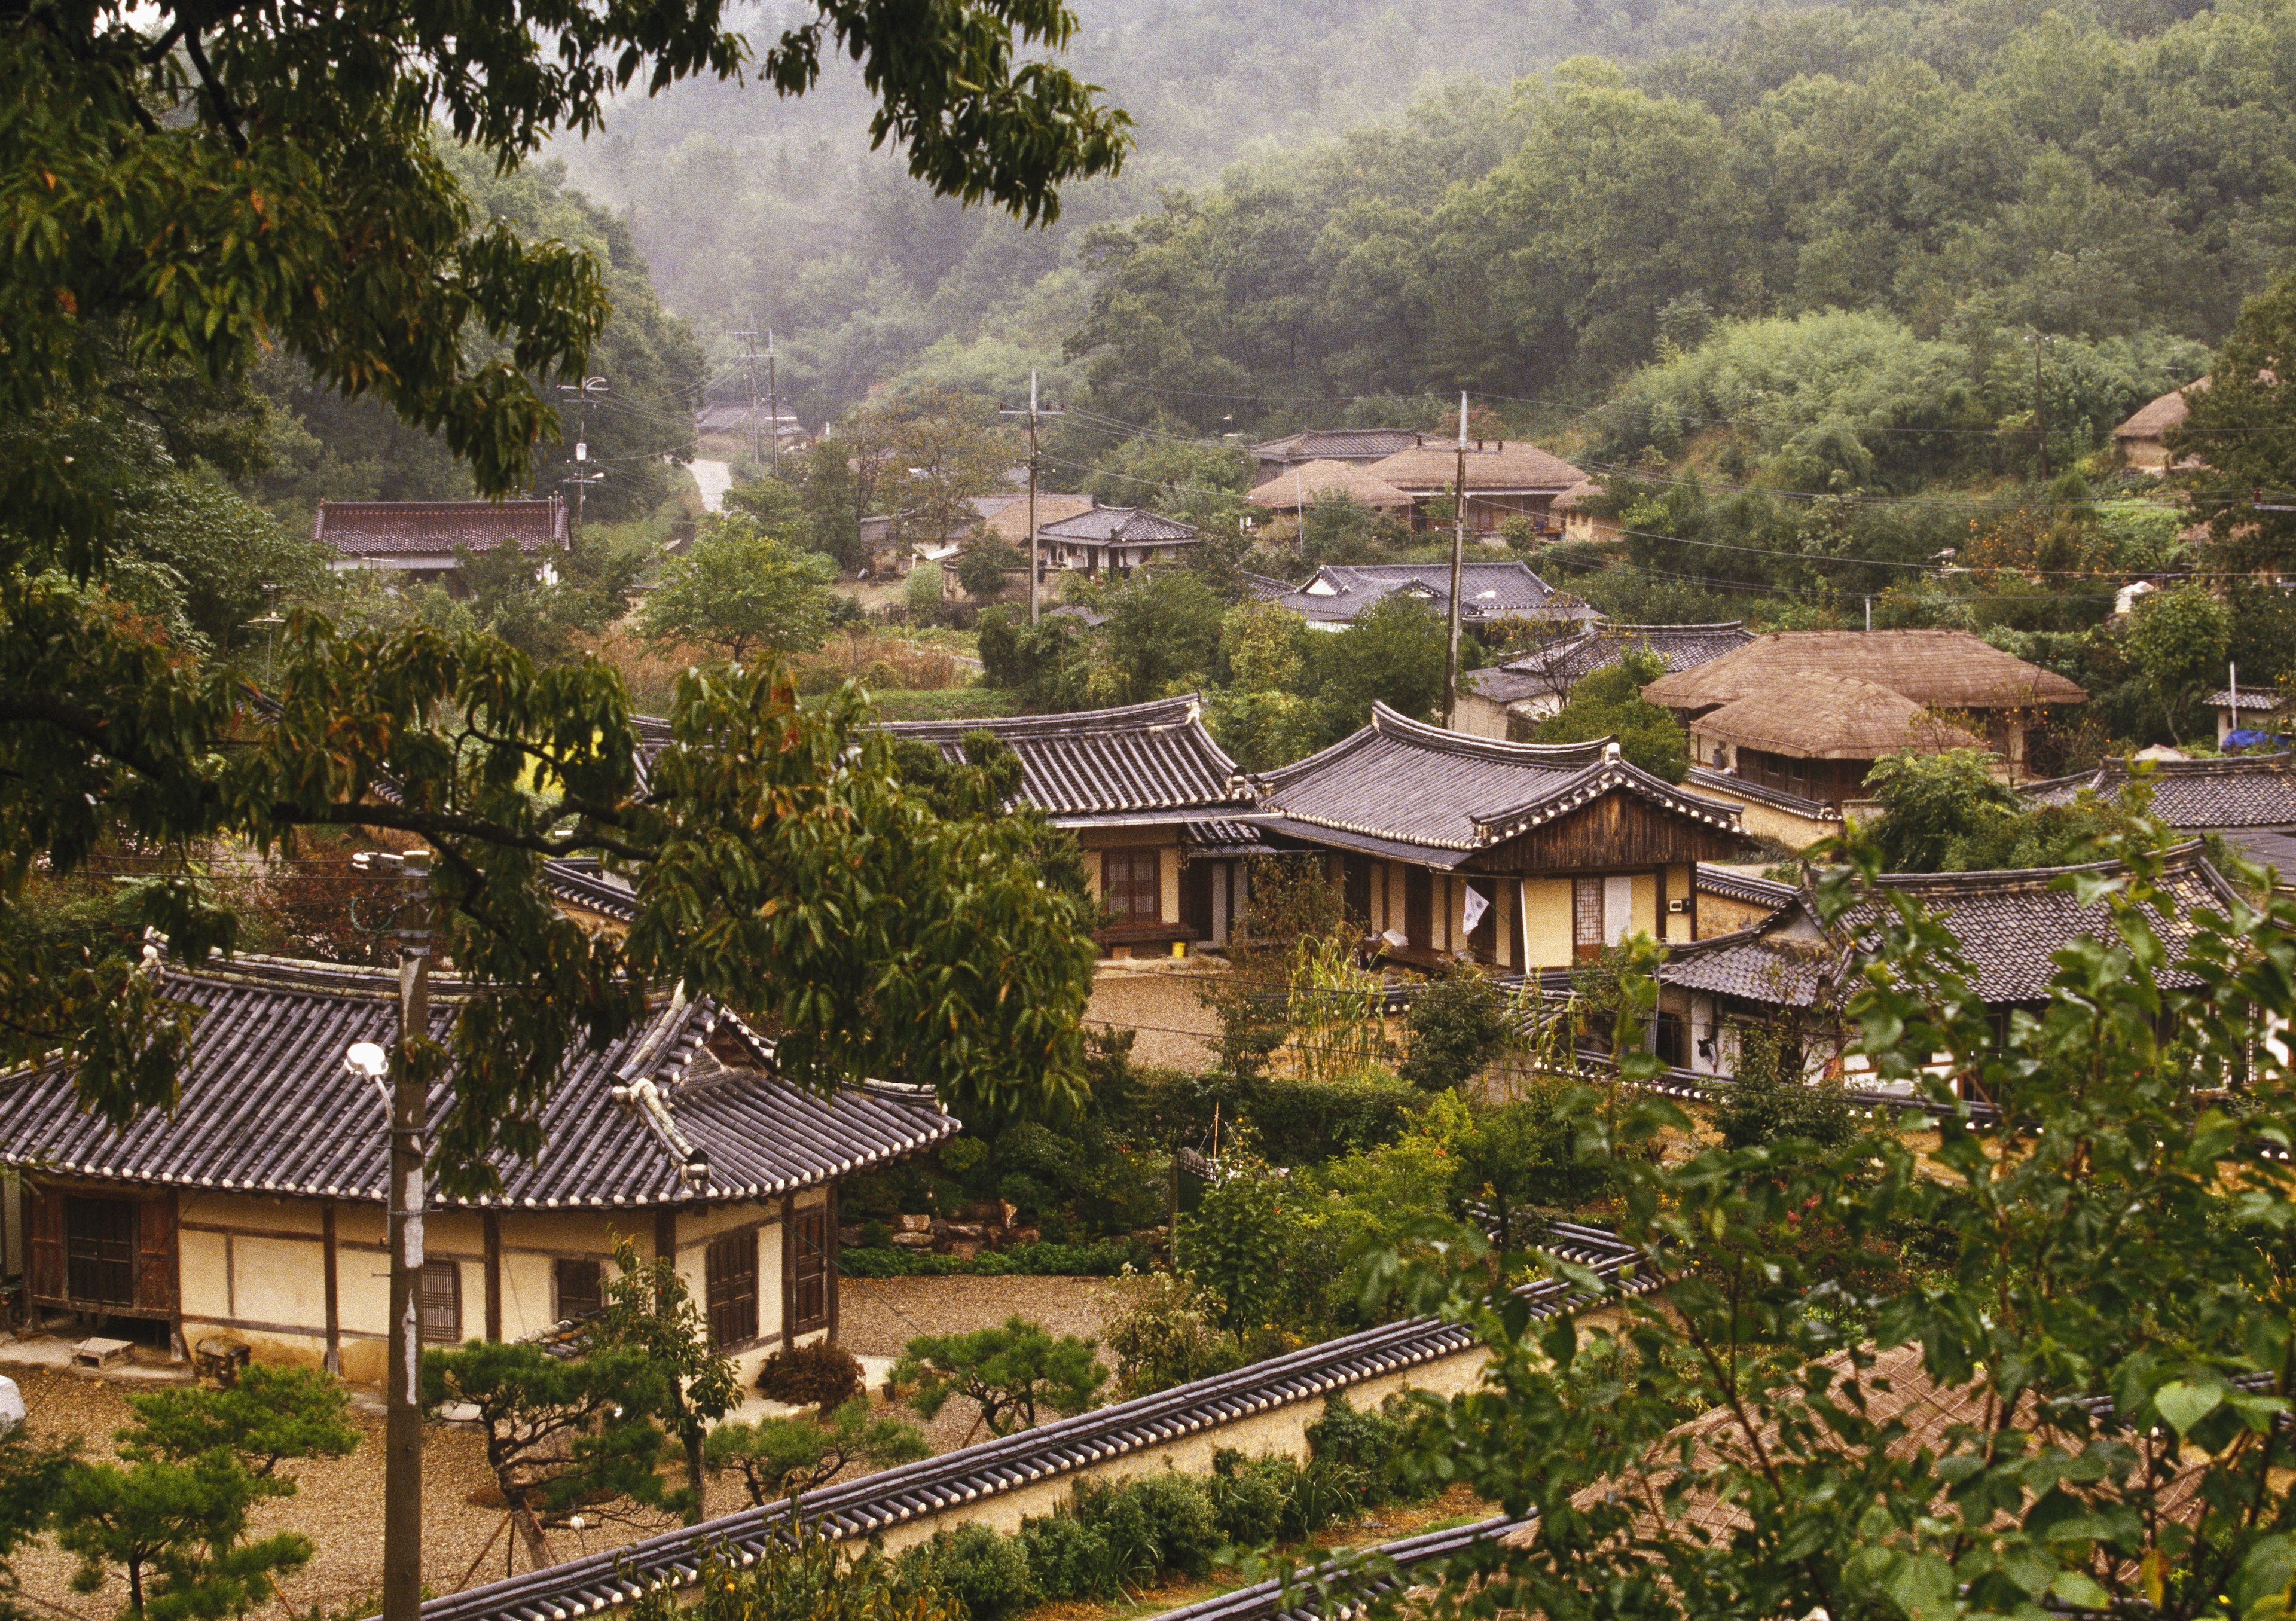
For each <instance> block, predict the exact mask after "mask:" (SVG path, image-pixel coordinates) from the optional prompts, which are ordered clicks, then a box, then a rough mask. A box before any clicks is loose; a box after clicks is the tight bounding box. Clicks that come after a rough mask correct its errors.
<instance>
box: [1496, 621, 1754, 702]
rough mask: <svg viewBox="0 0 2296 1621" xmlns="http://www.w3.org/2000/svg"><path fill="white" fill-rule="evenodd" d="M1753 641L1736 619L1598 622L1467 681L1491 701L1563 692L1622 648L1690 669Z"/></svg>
mask: <svg viewBox="0 0 2296 1621" xmlns="http://www.w3.org/2000/svg"><path fill="white" fill-rule="evenodd" d="M1753 639H1754V633H1753V632H1751V631H1750V630H1748V629H1747V628H1746V626H1745V625H1744V623H1743V621H1741V620H1737V619H1731V620H1728V621H1726V622H1723V623H1719V624H1713V625H1598V626H1592V627H1590V628H1588V629H1586V630H1581V631H1576V632H1574V633H1572V634H1570V635H1567V636H1560V637H1557V638H1556V639H1555V640H1554V641H1552V642H1549V643H1546V644H1545V645H1544V646H1540V647H1537V648H1533V649H1532V650H1531V651H1529V652H1528V653H1525V654H1523V655H1522V656H1521V658H1519V659H1508V660H1507V661H1506V662H1505V664H1502V665H1498V666H1496V667H1493V668H1490V669H1487V670H1477V671H1475V672H1474V674H1473V675H1471V676H1470V677H1469V678H1468V679H1469V681H1470V683H1471V684H1472V686H1473V687H1474V690H1475V691H1476V692H1480V693H1481V694H1482V695H1483V696H1484V697H1485V698H1488V699H1489V700H1491V701H1492V702H1494V703H1513V702H1514V701H1515V700H1517V699H1519V698H1533V697H1538V696H1539V695H1541V694H1543V693H1547V692H1569V691H1570V689H1571V688H1572V687H1574V686H1576V685H1578V684H1579V683H1580V682H1581V681H1584V680H1585V679H1586V678H1587V676H1589V675H1593V674H1594V673H1595V671H1596V670H1599V669H1605V668H1608V667H1610V666H1611V665H1613V664H1616V663H1618V661H1619V660H1620V659H1623V658H1625V657H1626V654H1627V650H1628V648H1639V649H1640V650H1642V651H1644V652H1646V653H1653V654H1655V655H1657V657H1658V659H1659V662H1661V664H1663V665H1665V667H1667V669H1668V670H1669V672H1671V671H1674V670H1687V669H1694V668H1696V667H1698V666H1699V665H1702V664H1706V663H1709V662H1710V661H1712V660H1713V659H1719V658H1720V657H1721V656H1722V655H1723V654H1725V653H1726V652H1728V651H1731V650H1732V649H1733V648H1738V647H1743V646H1745V645H1746V643H1749V642H1751V641H1752V640H1753Z"/></svg>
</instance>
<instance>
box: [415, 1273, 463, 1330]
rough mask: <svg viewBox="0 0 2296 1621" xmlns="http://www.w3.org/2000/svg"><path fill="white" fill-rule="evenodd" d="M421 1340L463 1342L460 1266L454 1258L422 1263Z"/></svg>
mask: <svg viewBox="0 0 2296 1621" xmlns="http://www.w3.org/2000/svg"><path fill="white" fill-rule="evenodd" d="M422 1343H423V1344H424V1345H432V1346H454V1345H460V1344H462V1343H463V1267H462V1264H461V1263H460V1262H458V1261H425V1262H423V1263H422Z"/></svg>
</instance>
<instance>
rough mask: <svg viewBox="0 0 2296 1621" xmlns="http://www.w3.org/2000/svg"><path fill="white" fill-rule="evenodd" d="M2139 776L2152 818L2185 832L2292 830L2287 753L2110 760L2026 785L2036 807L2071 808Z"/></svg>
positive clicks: (2294, 779)
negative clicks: (2148, 790)
mask: <svg viewBox="0 0 2296 1621" xmlns="http://www.w3.org/2000/svg"><path fill="white" fill-rule="evenodd" d="M2140 774H2142V776H2143V780H2144V781H2145V782H2149V783H2150V784H2151V785H2152V789H2153V805H2152V810H2151V815H2153V817H2154V818H2155V819H2156V820H2158V821H2160V822H2163V823H2167V824H2168V825H2169V826H2170V827H2173V828H2177V829H2179V830H2181V831H2185V832H2198V831H2204V830H2210V831H2212V830H2215V829H2218V828H2235V827H2296V765H2292V762H2291V757H2290V756H2288V755H2286V754H2250V755H2235V756H2231V757H2226V758H2224V759H2213V760H2210V759H2201V760H2150V761H2138V762H2136V763H2135V764H2134V765H2132V764H2131V763H2130V762H2129V761H2128V759H2126V758H2115V759H2109V760H2107V761H2105V762H2104V764H2103V765H2101V766H2099V767H2098V768H2097V769H2096V770H2095V771H2093V772H2085V773H2082V774H2079V775H2076V776H2070V777H2053V778H2051V779H2050V780H2049V781H2047V782H2029V783H2027V784H2026V785H2025V787H2024V788H2023V790H2021V791H2022V792H2023V793H2024V794H2025V796H2026V797H2027V798H2030V799H2032V800H2033V801H2034V802H2036V803H2037V804H2041V805H2071V803H2072V802H2073V801H2074V800H2075V799H2077V798H2079V797H2080V795H2081V794H2082V793H2083V792H2084V791H2087V792H2090V793H2095V794H2096V795H2098V796H2099V797H2101V798H2107V799H2111V798H2118V797H2119V796H2120V793H2121V792H2122V791H2123V790H2126V789H2127V788H2128V786H2129V784H2130V783H2131V782H2136V780H2137V779H2138V777H2139V775H2140Z"/></svg>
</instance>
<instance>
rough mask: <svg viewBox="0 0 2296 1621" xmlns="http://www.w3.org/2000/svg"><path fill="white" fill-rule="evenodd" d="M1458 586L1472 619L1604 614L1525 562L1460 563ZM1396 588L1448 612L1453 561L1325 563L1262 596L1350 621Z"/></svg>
mask: <svg viewBox="0 0 2296 1621" xmlns="http://www.w3.org/2000/svg"><path fill="white" fill-rule="evenodd" d="M1459 589H1460V592H1461V599H1460V602H1459V618H1461V619H1463V620H1464V621H1466V622H1467V623H1469V624H1476V623H1480V622H1481V621H1484V620H1488V619H1509V618H1564V619H1588V618H1601V617H1602V616H1601V615H1600V614H1597V613H1596V612H1595V610H1593V609H1591V608H1589V607H1587V604H1586V603H1584V602H1580V601H1579V599H1578V598H1577V597H1574V596H1570V595H1569V594H1565V593H1563V592H1560V591H1557V590H1555V589H1554V587H1553V586H1552V585H1548V584H1547V583H1546V581H1545V580H1543V579H1541V578H1539V577H1538V576H1537V575H1536V574H1533V573H1532V572H1531V571H1530V565H1529V564H1528V563H1523V562H1515V561H1508V562H1471V563H1462V564H1461V565H1460V567H1459ZM1398 592H1403V593H1405V594H1409V595H1412V596H1415V597H1418V598H1420V599H1421V600H1422V601H1423V602H1427V603H1429V604H1430V605H1431V606H1432V607H1433V608H1434V609H1435V610H1437V611H1438V612H1442V613H1447V612H1448V611H1449V609H1450V601H1451V565H1450V564H1448V563H1356V564H1341V563H1326V564H1324V567H1322V568H1320V569H1316V572H1315V573H1314V574H1313V575H1311V576H1309V577H1308V579H1307V580H1305V581H1304V582H1302V583H1301V584H1300V585H1298V586H1296V587H1294V588H1292V590H1291V591H1289V592H1287V593H1285V594H1283V595H1282V596H1272V597H1268V598H1266V599H1264V600H1266V601H1268V602H1275V603H1276V604H1278V605H1279V606H1281V607H1284V608H1289V609H1291V610H1292V611H1293V612H1294V613H1298V614H1303V615H1305V616H1306V617H1307V618H1308V620H1309V621H1310V622H1318V621H1320V622H1322V623H1324V624H1352V623H1353V622H1354V621H1355V619H1356V618H1357V616H1358V615H1359V614H1361V613H1362V612H1363V611H1364V610H1365V609H1367V608H1370V607H1373V606H1374V605H1375V604H1377V603H1380V602H1385V601H1386V600H1387V599H1388V598H1389V597H1390V596H1393V595H1394V594H1396V593H1398Z"/></svg>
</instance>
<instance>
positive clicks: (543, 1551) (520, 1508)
mask: <svg viewBox="0 0 2296 1621" xmlns="http://www.w3.org/2000/svg"><path fill="white" fill-rule="evenodd" d="M510 1518H511V1523H512V1525H514V1526H516V1527H518V1534H519V1535H520V1537H521V1538H522V1539H523V1540H524V1542H525V1543H526V1556H527V1557H528V1558H529V1559H530V1560H533V1561H534V1568H536V1569H537V1570H540V1569H542V1568H545V1566H550V1565H555V1564H556V1563H557V1562H558V1551H557V1550H556V1549H554V1548H553V1547H552V1546H551V1545H550V1537H549V1535H548V1534H547V1533H545V1531H544V1530H543V1528H542V1522H541V1521H540V1520H538V1519H536V1518H535V1517H534V1510H532V1509H529V1508H528V1507H527V1506H526V1504H525V1503H524V1502H514V1503H512V1506H511V1511H510Z"/></svg>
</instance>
